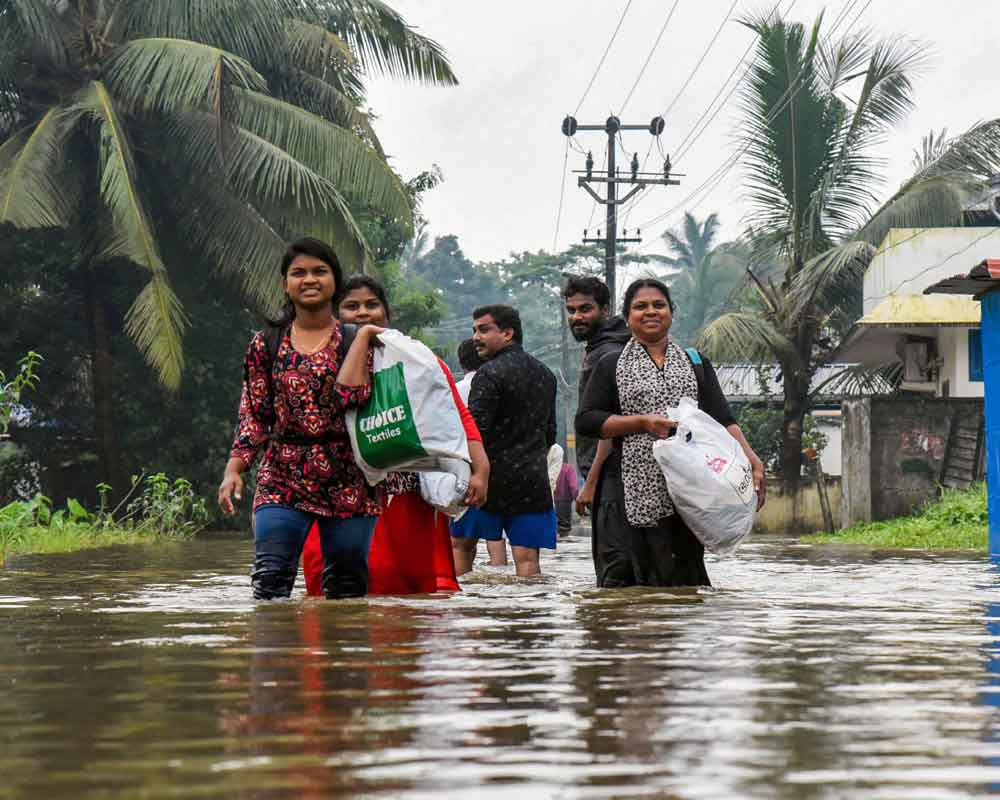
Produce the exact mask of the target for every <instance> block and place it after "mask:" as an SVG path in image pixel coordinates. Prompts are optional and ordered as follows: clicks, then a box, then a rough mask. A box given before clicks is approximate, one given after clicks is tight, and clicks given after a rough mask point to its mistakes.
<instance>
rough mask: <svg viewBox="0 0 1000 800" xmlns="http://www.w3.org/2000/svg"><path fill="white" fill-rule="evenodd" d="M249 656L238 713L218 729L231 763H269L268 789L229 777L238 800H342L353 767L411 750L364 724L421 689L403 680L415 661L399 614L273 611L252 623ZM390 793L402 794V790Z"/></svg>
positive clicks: (401, 732)
mask: <svg viewBox="0 0 1000 800" xmlns="http://www.w3.org/2000/svg"><path fill="white" fill-rule="evenodd" d="M251 646H252V647H253V654H252V656H251V666H250V674H249V680H248V684H249V685H248V686H247V687H246V688H247V691H248V704H247V706H246V707H244V708H242V709H231V710H229V711H227V712H224V713H223V715H222V718H221V720H220V726H221V728H222V730H223V731H224V733H225V734H226V735H227V736H229V737H231V738H230V740H229V741H228V742H227V753H228V754H230V756H231V757H234V758H242V759H250V758H260V757H267V758H269V759H271V762H272V763H271V766H270V768H269V769H268V773H267V774H268V779H267V783H268V785H269V786H268V788H255V787H259V786H260V784H259V782H255V780H254V777H253V776H252V775H251V774H249V773H247V774H244V775H243V776H242V777H241V778H240V777H237V776H235V775H234V780H236V781H238V782H239V783H241V784H242V793H243V796H252V797H255V798H265V797H267V798H270V797H287V796H288V795H287V791H288V789H290V788H292V789H294V790H295V791H296V793H297V794H296V796H297V797H303V798H325V797H330V796H332V795H338V794H341V793H343V794H345V795H352V794H355V793H356V792H357V791H358V788H359V787H358V783H359V779H358V776H357V775H356V774H355V773H354V772H353V769H352V765H353V764H354V763H356V762H360V761H362V760H365V759H368V758H370V757H371V755H372V753H378V752H379V751H382V750H384V749H387V748H397V747H406V746H408V745H409V744H410V743H411V741H412V735H411V731H410V730H409V729H407V728H405V727H403V726H395V725H394V726H385V725H380V724H372V723H373V722H376V723H377V720H378V719H379V718H380V717H381V716H382V715H383V714H401V713H403V712H404V711H405V710H406V708H407V707H408V706H409V704H410V703H412V702H413V700H414V699H415V696H416V695H417V694H418V690H419V689H420V688H421V686H420V684H419V683H418V682H417V681H414V680H413V679H412V678H410V677H409V676H410V675H412V674H413V673H414V672H415V671H416V665H417V662H418V660H419V658H420V656H421V655H423V652H424V651H423V648H422V647H421V646H420V645H419V644H418V643H417V629H416V628H415V627H414V624H413V622H412V613H407V609H404V608H399V607H393V606H384V607H375V606H372V607H369V606H368V605H367V604H366V603H362V602H358V603H357V604H356V605H355V604H352V605H345V606H340V607H333V606H326V605H323V604H313V603H306V604H303V605H301V606H287V605H286V606H276V607H273V608H268V609H266V610H261V611H258V613H257V614H256V615H255V617H254V622H253V628H252V634H251ZM235 683H236V681H234V679H233V677H232V676H230V677H229V678H228V679H227V685H228V686H234V684H235ZM282 760H286V761H287V764H288V765H287V768H285V769H282V768H281V767H280V764H281V762H282ZM235 772H239V771H238V770H237V771H235ZM279 776H280V777H279ZM257 777H259V775H258V776H257ZM387 785H388V784H386V783H385V782H380V784H379V786H380V788H386V787H387ZM391 785H392V788H394V789H399V790H402V789H405V788H407V787H408V786H409V782H408V781H401V782H399V785H398V786H397V785H396V782H393V783H392V784H391ZM247 788H251V789H252V792H251V794H250V795H246V794H245V792H246V790H247Z"/></svg>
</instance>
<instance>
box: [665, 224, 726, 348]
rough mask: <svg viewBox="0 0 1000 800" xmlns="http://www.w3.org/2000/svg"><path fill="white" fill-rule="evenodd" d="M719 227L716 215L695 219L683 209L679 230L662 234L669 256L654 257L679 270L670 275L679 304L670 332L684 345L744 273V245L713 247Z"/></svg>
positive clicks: (693, 336)
mask: <svg viewBox="0 0 1000 800" xmlns="http://www.w3.org/2000/svg"><path fill="white" fill-rule="evenodd" d="M718 230H719V217H718V214H714V213H713V214H709V215H708V216H707V217H706V218H705V219H704V220H703V221H702V222H698V220H697V219H696V218H695V216H694V215H693V214H691V213H690V212H686V213H685V214H684V223H683V225H682V228H681V230H680V231H678V232H674V231H669V230H668V231H665V232H664V234H663V240H664V241H665V242H666V243H667V247H668V249H669V251H670V252H671V254H672V255H670V256H656V260H657V261H661V262H662V263H664V264H668V265H669V266H671V267H674V268H675V269H678V270H679V272H677V273H676V274H675V275H672V276H670V278H669V280H670V289H671V292H672V295H673V299H674V302H675V304H676V305H677V307H678V313H677V317H676V320H675V322H674V325H673V327H672V335H673V336H674V337H675V338H677V339H678V340H679V341H681V342H683V343H684V344H688V343H689V342H691V341H692V340H693V339H694V338H695V336H696V335H697V333H698V332H699V331H700V330H701V329H702V327H703V326H704V325H705V323H706V322H708V320H710V319H712V317H714V316H716V315H717V314H718V312H720V311H721V310H722V308H723V307H724V305H725V303H726V300H727V299H728V296H729V294H730V292H731V291H732V289H733V288H734V287H735V286H736V285H737V284H738V283H739V281H740V279H741V277H742V274H743V264H744V263H745V261H746V256H745V253H741V250H743V249H744V248H743V247H742V245H740V244H739V243H735V242H730V243H726V244H722V245H719V246H718V247H715V246H714V245H715V237H716V235H717V234H718Z"/></svg>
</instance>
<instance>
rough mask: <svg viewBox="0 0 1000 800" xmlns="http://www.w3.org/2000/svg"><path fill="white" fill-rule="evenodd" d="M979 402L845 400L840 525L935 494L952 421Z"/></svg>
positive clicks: (908, 508)
mask: <svg viewBox="0 0 1000 800" xmlns="http://www.w3.org/2000/svg"><path fill="white" fill-rule="evenodd" d="M982 407H983V401H982V400H980V399H979V398H958V397H953V398H939V397H921V396H912V395H902V396H894V397H873V398H870V399H864V400H846V401H844V403H843V406H842V412H843V416H842V419H843V440H842V448H843V449H842V455H843V458H842V460H843V464H844V469H843V475H842V478H843V492H842V498H843V499H842V513H841V516H842V525H843V526H844V527H845V528H846V527H850V526H851V525H853V524H855V523H857V522H869V521H871V520H883V519H891V518H892V517H900V516H905V515H907V514H911V513H913V512H914V511H916V510H917V509H919V508H920V506H922V505H923V504H924V503H926V502H928V501H931V500H934V499H936V498H937V496H938V480H939V477H940V475H941V470H942V467H943V465H944V458H945V453H946V451H947V447H948V437H949V435H950V433H951V428H952V424H953V421H954V420H956V419H959V418H961V419H967V418H969V417H974V416H975V415H977V414H979V413H980V412H981V411H982Z"/></svg>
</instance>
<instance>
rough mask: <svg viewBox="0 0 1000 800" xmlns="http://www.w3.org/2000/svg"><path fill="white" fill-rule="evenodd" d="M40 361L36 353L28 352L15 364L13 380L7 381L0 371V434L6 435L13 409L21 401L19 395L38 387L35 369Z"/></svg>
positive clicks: (40, 358)
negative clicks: (16, 367)
mask: <svg viewBox="0 0 1000 800" xmlns="http://www.w3.org/2000/svg"><path fill="white" fill-rule="evenodd" d="M41 360H42V357H41V356H40V355H38V353H36V352H35V351H34V350H29V351H28V355H26V356H25V357H24V358H22V359H21V360H20V361H18V362H17V366H18V370H17V375H15V376H14V377H13V379H11V380H7V376H6V375H5V374H4V372H3V370H0V433H7V429H8V428H9V427H10V420H11V417H12V416H13V415H14V407H15V406H16V405H17V404H18V402H20V400H21V393H22V392H23V391H24V390H25V389H34V388H35V387H36V386H37V385H38V376H37V375H36V374H35V367H37V366H38V364H39V362H40V361H41Z"/></svg>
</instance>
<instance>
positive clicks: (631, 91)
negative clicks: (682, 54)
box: [618, 0, 680, 116]
mask: <svg viewBox="0 0 1000 800" xmlns="http://www.w3.org/2000/svg"><path fill="white" fill-rule="evenodd" d="M678 3H680V0H674V4H673V5H672V6H671V7H670V13H668V14H667V18H666V19H665V20H664V21H663V25H662V26H661V27H660V32H659V33H658V34H657V35H656V41H654V42H653V46H652V47H651V48H650V50H649V55H647V56H646V60H645V62H643V65H642V69H640V70H639V74H638V75H637V76H636V78H635V83H633V84H632V88H631V89H629V90H628V94H627V95H625V102H623V103H622V107H621V110H620V111H619V112H618V115H619V116H621V115H622V114H624V113H625V108H626V106H628V101H629V100H631V99H632V95H633V94H634V93H635V90H636V87H638V86H639V81H641V80H642V76H643V75H644V74H645V73H646V67H648V66H649V62H650V61H651V60H652V59H653V54H654V53H655V52H656V48H657V47H659V46H660V40H661V39H662V38H663V34H664V33H665V32H666V30H667V25H669V24H670V20H671V19H672V18H673V16H674V11H676V10H677V5H678Z"/></svg>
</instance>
